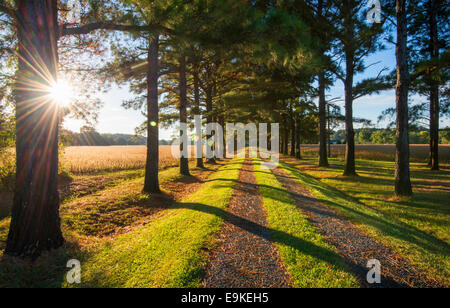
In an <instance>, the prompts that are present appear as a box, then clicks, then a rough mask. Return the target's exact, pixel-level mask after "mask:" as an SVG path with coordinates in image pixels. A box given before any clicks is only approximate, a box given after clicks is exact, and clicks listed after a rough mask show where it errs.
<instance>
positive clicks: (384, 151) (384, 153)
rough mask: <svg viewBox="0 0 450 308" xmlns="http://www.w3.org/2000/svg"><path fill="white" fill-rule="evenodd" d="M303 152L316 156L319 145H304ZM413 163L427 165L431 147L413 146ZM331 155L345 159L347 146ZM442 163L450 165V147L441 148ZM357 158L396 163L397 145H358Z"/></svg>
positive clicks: (336, 147)
mask: <svg viewBox="0 0 450 308" xmlns="http://www.w3.org/2000/svg"><path fill="white" fill-rule="evenodd" d="M302 147H303V148H302V152H303V153H305V154H314V155H315V154H316V153H317V151H318V149H319V147H318V145H312V144H309V145H303V146H302ZM410 149H411V161H413V162H419V163H425V162H427V161H428V155H429V146H428V145H422V144H412V145H411V147H410ZM331 154H332V156H333V157H344V155H345V144H338V145H332V147H331ZM439 155H440V161H441V162H443V163H450V145H448V144H446V145H440V146H439ZM356 158H357V159H366V160H377V161H394V160H395V145H391V144H387V145H378V144H373V145H372V144H368V145H356Z"/></svg>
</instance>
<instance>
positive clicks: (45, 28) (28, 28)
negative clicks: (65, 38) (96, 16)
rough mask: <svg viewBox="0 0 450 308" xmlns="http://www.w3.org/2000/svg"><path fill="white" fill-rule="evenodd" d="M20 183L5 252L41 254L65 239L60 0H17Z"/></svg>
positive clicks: (17, 187)
mask: <svg viewBox="0 0 450 308" xmlns="http://www.w3.org/2000/svg"><path fill="white" fill-rule="evenodd" d="M16 3H17V8H18V10H17V12H16V18H17V19H16V22H17V35H18V42H19V50H18V59H19V68H18V71H17V79H16V84H15V89H14V96H15V101H16V129H17V132H16V155H17V162H16V168H17V169H16V186H15V192H14V204H13V209H12V217H11V225H10V230H9V234H8V240H7V245H6V250H5V252H6V254H9V255H13V256H21V257H29V256H31V257H33V258H36V257H38V256H39V255H40V254H41V253H42V252H43V251H47V250H51V249H55V248H58V247H60V246H61V245H62V244H63V243H64V238H63V236H62V232H61V227H60V217H59V194H58V125H59V108H58V105H57V104H56V103H55V102H54V101H52V100H51V99H50V98H49V88H51V87H52V85H53V84H54V83H56V80H57V69H58V47H57V37H58V29H57V3H56V1H55V0H34V1H26V0H18V1H17V2H16Z"/></svg>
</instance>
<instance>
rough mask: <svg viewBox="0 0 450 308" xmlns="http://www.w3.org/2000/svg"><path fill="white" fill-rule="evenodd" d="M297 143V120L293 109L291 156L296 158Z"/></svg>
mask: <svg viewBox="0 0 450 308" xmlns="http://www.w3.org/2000/svg"><path fill="white" fill-rule="evenodd" d="M296 143H297V137H296V129H295V118H294V114H293V112H292V108H291V156H292V157H295V156H296V149H297V147H296Z"/></svg>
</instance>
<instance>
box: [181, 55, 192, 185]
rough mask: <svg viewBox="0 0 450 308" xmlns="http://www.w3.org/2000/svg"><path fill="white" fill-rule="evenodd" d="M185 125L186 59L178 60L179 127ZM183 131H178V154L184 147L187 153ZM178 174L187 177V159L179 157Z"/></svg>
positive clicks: (186, 141) (185, 135)
mask: <svg viewBox="0 0 450 308" xmlns="http://www.w3.org/2000/svg"><path fill="white" fill-rule="evenodd" d="M185 124H186V125H187V82H186V57H185V56H182V57H181V58H180V125H183V126H184V125H185ZM185 133H186V134H183V131H182V130H180V141H181V144H180V153H181V154H182V153H183V151H184V150H185V149H184V147H188V152H189V145H188V142H189V138H188V136H187V131H186V132H185ZM180 173H181V174H182V175H186V176H189V175H190V173H189V157H185V156H184V155H181V157H180Z"/></svg>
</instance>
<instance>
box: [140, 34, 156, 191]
mask: <svg viewBox="0 0 450 308" xmlns="http://www.w3.org/2000/svg"><path fill="white" fill-rule="evenodd" d="M158 54H159V37H158V35H155V37H153V38H152V39H151V41H150V47H149V50H148V75H147V162H146V165H145V183H144V192H145V193H148V194H152V193H159V192H160V189H159V179H158V171H159V106H158V75H159V63H158Z"/></svg>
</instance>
